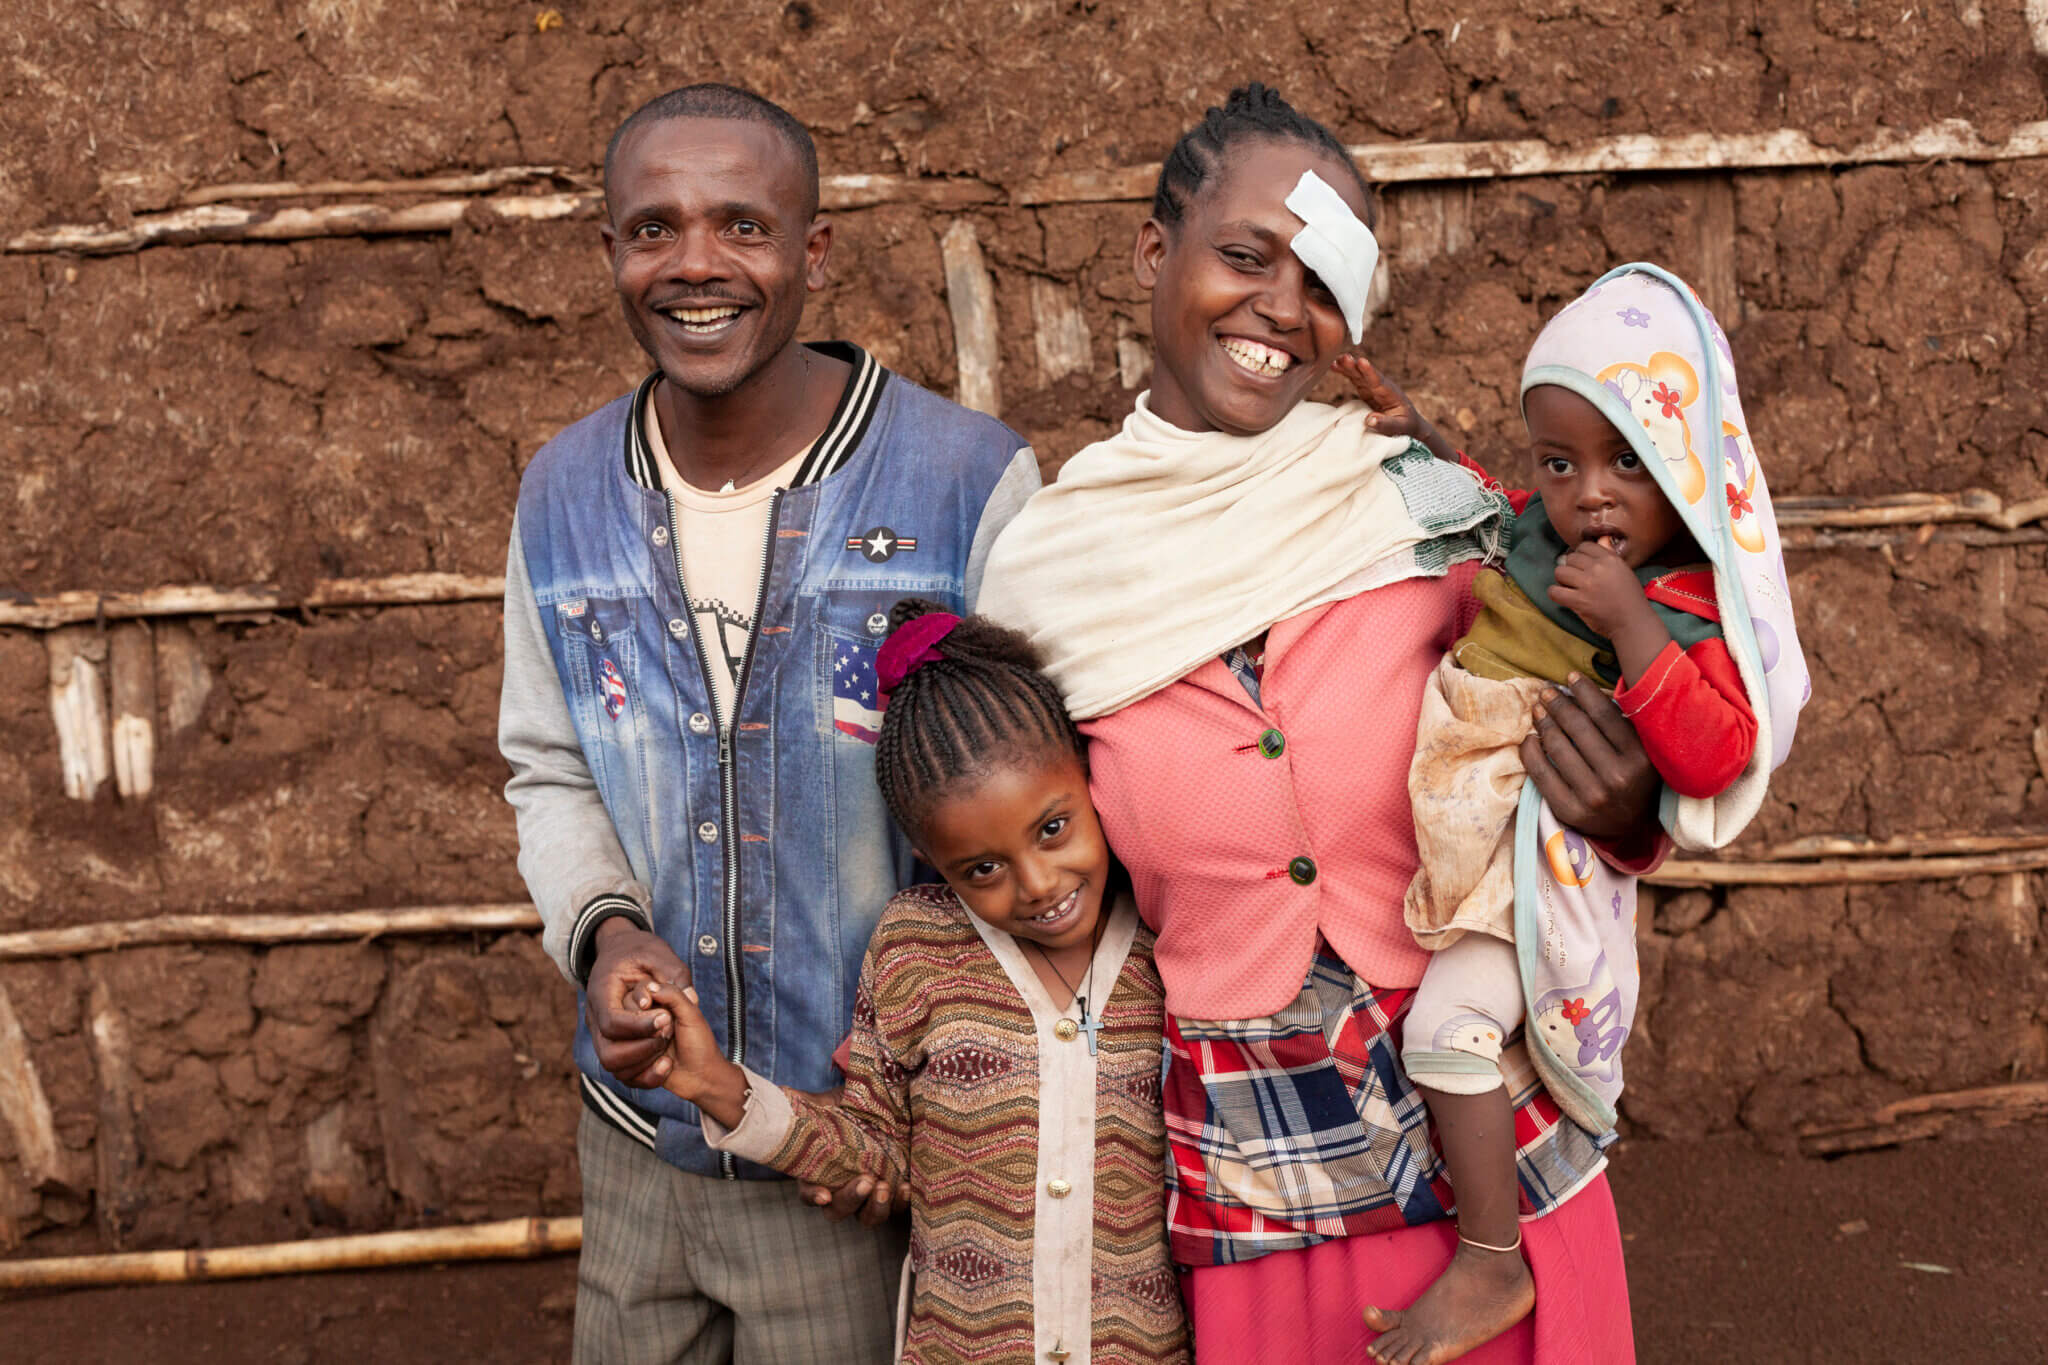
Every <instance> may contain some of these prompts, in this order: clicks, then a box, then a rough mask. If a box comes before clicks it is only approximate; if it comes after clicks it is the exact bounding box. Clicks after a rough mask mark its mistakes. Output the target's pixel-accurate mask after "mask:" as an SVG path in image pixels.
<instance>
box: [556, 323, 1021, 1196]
mask: <svg viewBox="0 0 2048 1365" xmlns="http://www.w3.org/2000/svg"><path fill="white" fill-rule="evenodd" d="M815 349H817V350H819V351H821V352H823V353H826V354H830V355H835V356H838V357H839V358H841V359H844V360H847V361H849V362H850V363H851V364H852V365H853V377H852V379H851V380H850V381H849V383H848V385H847V388H846V391H845V393H844V394H843V395H842V396H841V398H840V402H839V407H838V409H837V410H836V411H835V412H834V413H833V415H832V419H831V421H830V423H828V424H827V426H826V429H825V434H824V435H823V436H822V437H820V438H819V440H818V443H817V445H816V446H815V447H814V448H813V450H812V452H811V455H810V456H809V458H807V459H806V460H805V461H804V463H803V465H802V467H801V468H800V469H799V470H798V472H797V475H796V476H795V478H794V479H793V480H792V486H791V487H790V488H788V489H787V490H784V491H781V492H778V493H777V494H776V495H775V497H774V501H773V503H772V505H771V506H772V510H771V512H770V514H769V526H768V532H767V535H766V537H765V538H764V544H763V547H762V556H763V561H764V563H765V566H766V569H765V572H764V574H763V575H762V585H761V591H760V598H759V602H758V609H757V610H756V612H755V624H754V634H753V636H752V637H751V639H750V641H749V644H748V651H747V662H746V664H745V665H744V667H743V669H742V671H741V674H740V676H739V680H738V687H737V690H736V695H735V698H734V701H733V710H734V712H735V713H736V714H734V715H732V716H720V715H719V714H718V711H717V709H716V706H715V703H714V699H713V695H712V692H711V688H710V685H709V681H708V675H707V674H706V672H705V668H704V663H703V660H702V657H701V655H700V642H699V641H698V640H697V639H696V630H695V627H694V625H693V619H694V618H693V616H692V614H691V612H690V610H689V606H688V601H687V598H686V596H685V594H684V589H683V584H682V572H681V564H682V559H681V555H680V553H679V551H678V547H677V546H676V544H675V536H676V527H677V519H676V516H675V514H674V509H673V507H672V506H671V505H670V499H669V496H668V494H667V493H666V492H665V491H664V490H663V488H662V484H661V479H660V476H659V474H658V473H657V471H656V466H655V463H654V460H653V457H652V454H651V452H650V451H649V450H648V447H647V444H646V440H645V436H644V427H643V425H642V422H643V419H644V411H645V405H646V403H647V401H648V395H649V394H650V392H651V391H652V389H653V386H654V383H655V380H656V378H657V376H652V375H650V376H649V377H648V379H647V380H646V381H645V382H643V383H642V384H641V385H640V387H639V388H638V389H637V390H636V391H635V392H634V393H632V394H630V395H628V396H626V397H622V398H620V399H618V400H616V401H615V402H612V403H610V404H608V405H606V406H605V407H603V408H601V409H599V410H598V411H597V412H595V413H593V414H591V415H590V416H589V417H586V418H584V419H583V420H582V421H580V422H578V423H576V424H575V425H574V426H572V427H570V428H568V429H567V430H566V431H564V432H562V433H561V435H559V436H557V437H556V438H555V439H554V440H552V441H550V442H549V443H548V444H547V445H546V446H545V447H544V448H543V449H542V450H541V451H540V453H539V454H538V455H537V456H535V458H534V460H533V463H532V465H531V466H530V467H529V468H528V469H527V471H526V474H525V477H524V479H523V481H522V483H521V486H520V490H519V527H520V535H521V546H522V549H523V551H524V553H525V557H526V565H527V571H528V573H529V575H530V577H531V579H532V584H533V591H534V600H535V603H536V605H537V607H538V609H539V611H540V614H541V616H542V618H543V625H544V628H545V630H546V633H547V638H548V644H549V648H550V649H551V651H552V653H553V656H554V662H555V668H556V672H557V673H558V675H559V676H560V678H561V682H562V691H563V695H564V697H565V699H566V700H567V702H568V705H569V709H570V711H571V713H572V715H573V718H574V721H575V726H576V733H577V736H578V738H579V739H580V741H581V744H582V749H583V756H584V760H585V762H586V763H587V764H588V766H589V769H590V774H591V777H592V778H593V779H594V781H595V782H596V785H597V790H598V793H599V795H600V796H601V797H602V799H603V801H604V805H605V809H606V811H607V812H608V813H609V814H610V816H611V820H612V824H613V825H614V826H615V827H616V828H617V831H618V835H619V840H620V843H621V844H622V845H623V846H624V848H625V852H626V857H627V860H628V862H629V863H630V864H631V866H632V870H633V874H634V876H635V877H636V878H637V879H638V880H639V881H641V882H642V883H644V884H645V885H646V886H648V887H649V888H651V889H652V892H653V905H652V915H653V921H654V930H655V932H656V933H658V934H659V935H661V937H662V938H664V939H666V940H667V941H668V943H669V944H670V946H672V947H673V948H674V949H675V950H676V953H677V954H678V955H679V956H680V957H681V958H682V959H683V961H684V962H685V963H687V964H689V966H690V968H691V971H692V973H693V975H694V978H695V985H696V989H697V994H698V997H699V999H700V1001H701V1003H702V1008H703V1011H704V1016H705V1018H706V1019H707V1020H708V1021H709V1022H710V1025H711V1028H712V1030H713V1032H715V1033H716V1034H717V1035H718V1039H719V1042H720V1044H721V1045H722V1046H723V1048H724V1049H725V1053H726V1055H727V1056H728V1057H730V1058H732V1060H733V1061H735V1062H738V1063H741V1064H743V1065H745V1066H747V1067H748V1068H750V1069H752V1070H753V1071H756V1072H758V1073H760V1074H762V1075H765V1076H768V1077H770V1078H771V1079H773V1080H774V1081H776V1082H777V1083H778V1084H783V1085H790V1086H795V1087H797V1088H799V1089H804V1090H823V1089H826V1088H828V1087H831V1086H834V1085H837V1084H838V1083H839V1081H840V1076H839V1073H838V1069H837V1068H836V1067H835V1066H834V1065H833V1063H832V1052H833V1049H834V1048H835V1047H837V1046H838V1044H839V1042H840V1040H841V1039H842V1038H843V1037H845V1035H846V1032H847V1029H848V1027H849V1025H850V1021H851V1020H852V1017H853V997H854V987H855V983H856V982H857V980H858V978H859V974H860V967H861V961H862V958H863V956H864V955H865V953H866V950H867V944H868V937H869V935H870V934H871V933H872V932H873V930H874V927H875V923H876V921H877V920H878V919H879V918H880V916H881V913H882V909H883V907H884V906H886V905H887V904H888V902H889V898H890V897H891V896H892V895H894V894H895V893H896V891H897V890H898V889H900V888H901V887H903V886H905V885H907V884H909V883H910V882H911V881H912V880H913V876H914V874H913V870H912V855H911V851H910V846H909V844H908V842H907V841H906V840H905V839H904V837H903V836H902V834H901V833H900V832H899V831H898V830H897V829H896V828H895V826H894V824H893V823H892V822H891V821H890V819H889V816H888V812H887V810H886V809H885V808H884V807H883V805H882V800H881V795H880V793H879V792H878V791H877V789H876V787H875V775H874V752H875V751H874V740H875V733H876V729H877V727H878V726H879V724H880V720H881V717H880V710H879V702H878V700H877V698H876V696H875V682H874V653H875V648H876V646H877V645H878V644H879V643H880V639H881V636H882V635H883V633H884V632H885V631H886V629H887V621H888V613H889V608H890V606H891V605H892V604H893V603H895V601H896V600H897V599H898V598H900V597H905V596H920V597H928V598H932V599H934V600H936V601H939V602H942V603H945V604H946V605H947V606H948V608H949V609H951V610H954V611H964V610H965V603H964V601H963V596H964V583H963V580H964V577H965V571H966V566H967V561H968V552H969V549H970V547H971V546H972V544H973V540H974V535H975V529H976V527H977V525H978V524H979V521H980V518H981V515H982V509H983V506H984V504H985V503H986V502H987V501H988V498H989V495H990V493H991V491H992V490H993V489H994V488H995V486H996V483H997V481H998V480H999V479H1000V478H1001V476H1002V474H1003V471H1004V470H1005V469H1006V468H1007V467H1008V465H1009V464H1010V462H1011V460H1012V458H1013V457H1014V456H1015V455H1016V453H1017V451H1018V450H1020V449H1021V448H1023V446H1024V445H1025V442H1024V441H1022V440H1021V439H1020V438H1018V437H1017V435H1016V434H1015V433H1013V432H1011V431H1010V430H1009V429H1008V428H1007V427H1005V426H1003V425H1002V423H1000V422H997V421H995V420H994V419H993V418H989V417H985V416H983V415H981V414H979V413H975V412H970V411H968V410H967V409H965V408H961V407H959V406H956V405H955V404H952V403H949V402H946V401H945V400H943V399H941V398H938V397H936V396H935V395H933V394H931V393H928V392H926V391H925V390H924V389H921V388H919V387H917V386H916V385H914V384H912V383H910V382H909V381H907V380H905V379H903V378H901V377H900V376H897V375H894V374H892V373H890V372H889V371H888V370H885V369H883V368H882V367H881V366H880V365H878V364H876V363H875V361H874V359H873V358H872V357H870V356H869V355H868V354H867V353H866V352H864V351H862V350H860V349H859V348H858V347H855V346H850V345H847V344H844V343H830V344H827V345H821V346H818V347H816V348H815ZM714 647H715V645H714ZM578 1003H579V1004H581V1001H580V999H579V1002H578ZM576 1061H577V1065H578V1067H579V1068H580V1069H581V1071H582V1074H583V1090H584V1098H585V1101H586V1103H588V1104H589V1105H590V1106H591V1107H592V1108H593V1109H594V1110H595V1111H596V1112H597V1113H598V1114H599V1116H600V1117H603V1118H605V1119H606V1120H608V1121H609V1122H611V1123H612V1124H614V1125H615V1126H617V1127H619V1128H620V1129H622V1130H623V1131H625V1132H626V1133H627V1134H628V1135H629V1136H633V1137H636V1138H638V1139H639V1140H640V1141H642V1142H646V1143H648V1144H649V1145H651V1146H652V1147H653V1148H654V1150H655V1151H656V1152H657V1153H658V1154H659V1155H660V1156H661V1157H662V1158H663V1159H665V1160H667V1161H668V1162H670V1163H672V1164H673V1165H676V1166H679V1167H681V1168H682V1169H684V1170H687V1171H692V1172H696V1173H699V1174H706V1175H709V1174H720V1173H722V1174H725V1175H727V1176H733V1175H741V1176H746V1177H753V1178H758V1177H767V1176H772V1175H774V1172H771V1171H767V1170H765V1169H762V1168H758V1167H752V1166H749V1165H748V1164H747V1163H745V1162H738V1161H735V1160H734V1159H733V1158H730V1157H722V1156H720V1155H719V1154H718V1153H715V1152H712V1151H711V1150H710V1149H709V1148H707V1147H706V1146H705V1145H704V1140H703V1134H702V1130H701V1127H700V1119H699V1117H698V1113H697V1109H696V1106H694V1105H691V1104H688V1103H685V1102H684V1101H682V1100H679V1099H677V1098H675V1097H674V1096H672V1095H670V1094H668V1093H667V1092H666V1091H663V1090H630V1089H627V1088H626V1087H624V1086H622V1085H620V1084H619V1083H618V1082H617V1081H616V1080H614V1079H613V1078H612V1077H611V1076H610V1075H608V1074H607V1073H606V1072H605V1071H604V1069H603V1067H601V1066H600V1065H598V1062H597V1055H596V1050H595V1048H594V1047H593V1046H592V1043H591V1039H590V1034H589V1028H588V1025H587V1024H586V1023H585V1022H584V1021H583V1019H582V1014H581V1011H580V1010H579V1012H578V1021H577V1029H576Z"/></svg>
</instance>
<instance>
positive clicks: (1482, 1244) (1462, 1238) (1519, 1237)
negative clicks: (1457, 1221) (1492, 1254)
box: [1458, 1228, 1522, 1252]
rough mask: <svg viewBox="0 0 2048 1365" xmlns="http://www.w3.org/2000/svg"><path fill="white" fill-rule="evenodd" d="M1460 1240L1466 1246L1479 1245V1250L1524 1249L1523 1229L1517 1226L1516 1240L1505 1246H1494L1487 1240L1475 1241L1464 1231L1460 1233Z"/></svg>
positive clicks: (1502, 1250) (1506, 1250)
mask: <svg viewBox="0 0 2048 1365" xmlns="http://www.w3.org/2000/svg"><path fill="white" fill-rule="evenodd" d="M1458 1240H1459V1241H1461V1242H1463V1243H1464V1244H1465V1245H1466V1246H1468V1247H1477V1248H1479V1250H1481V1251H1500V1252H1508V1251H1520V1250H1521V1249H1522V1230H1521V1229H1520V1228H1516V1229H1515V1240H1514V1241H1512V1242H1510V1243H1508V1245H1506V1246H1504V1247H1497V1246H1492V1245H1489V1244H1488V1243H1486V1242H1475V1241H1473V1240H1472V1239H1471V1238H1470V1237H1467V1236H1466V1235H1465V1234H1464V1233H1462V1232H1461V1233H1459V1234H1458Z"/></svg>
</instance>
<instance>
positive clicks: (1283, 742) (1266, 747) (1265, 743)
mask: <svg viewBox="0 0 2048 1365" xmlns="http://www.w3.org/2000/svg"><path fill="white" fill-rule="evenodd" d="M1259 752H1260V753H1262V754H1264V755H1265V756H1266V757H1267V758H1278V757H1280V755H1282V754H1284V753H1286V752H1287V736H1285V735H1283V734H1281V733H1280V732H1279V731H1278V730H1268V731H1266V733H1264V734H1263V735H1260V736H1259Z"/></svg>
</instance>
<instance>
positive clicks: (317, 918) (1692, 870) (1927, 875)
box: [0, 830, 2048, 962]
mask: <svg viewBox="0 0 2048 1365" xmlns="http://www.w3.org/2000/svg"><path fill="white" fill-rule="evenodd" d="M2044 867H2048V831H2040V830H2023V831H2019V832H2016V833H2011V834H1944V835H1922V834H1910V835H1902V836H1900V837H1898V838H1894V839H1882V840H1872V839H1851V838H1844V837H1841V836H1837V835H1819V836H1814V837H1811V838H1806V839H1794V840H1792V841H1790V842H1788V843H1783V844H1775V845H1772V846H1771V847H1769V848H1765V849H1760V850H1758V851H1757V852H1756V854H1755V855H1754V857H1753V858H1751V859H1749V860H1747V861H1730V862H1716V861H1711V860H1693V861H1687V860H1674V861H1670V862H1666V863H1665V864H1664V866H1663V867H1661V868H1659V869H1658V870H1657V871H1656V872H1654V873H1652V874H1650V875H1649V876H1648V877H1646V878H1644V880H1645V881H1648V882H1650V883H1652V884H1655V885H1659V886H1712V885H1724V884H1734V885H1743V884H1749V885H1791V886H1805V885H1812V886H1824V885H1829V884H1833V883H1843V882H1896V881H1928V880H1947V879H1951V878H1955V877H1968V876H1975V875H1977V874H1979V873H2014V872H2027V871H2031V870H2035V869H2039V868H2044ZM540 927H541V919H540V914H539V912H538V911H536V910H535V909H534V908H533V907H532V906H530V905H527V904H525V903H523V902H505V903H495V904H481V905H422V906H410V907H404V908H399V909H386V910H344V911H335V912H332V913H327V914H268V915H158V916H155V917H153V918H150V919H138V920H113V921H107V922H103V923H99V924H81V925H74V926H72V927H70V928H65V929H24V930H20V931H17V932H15V933H11V934H0V962H10V961H20V960H23V959H27V958H41V957H71V956H78V955H83V954H87V953H103V952H111V951H113V950H115V949H119V948H135V947H143V946H146V945H152V944H164V943H302V942H313V941H318V940H333V939H372V938H381V937H386V936H390V935H399V934H466V933H507V932H531V931H534V930H537V929H539V928H540Z"/></svg>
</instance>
